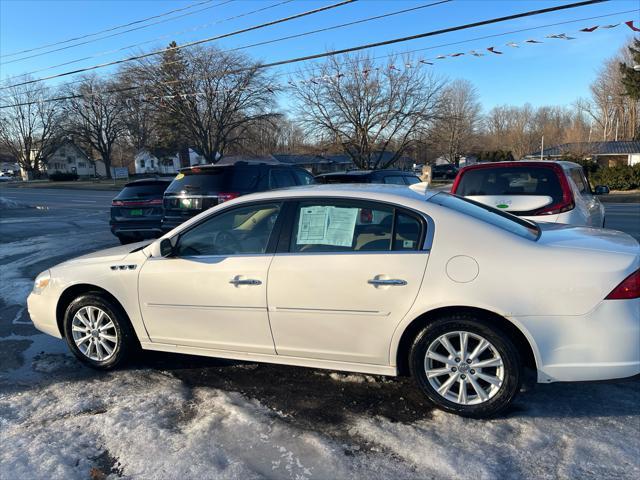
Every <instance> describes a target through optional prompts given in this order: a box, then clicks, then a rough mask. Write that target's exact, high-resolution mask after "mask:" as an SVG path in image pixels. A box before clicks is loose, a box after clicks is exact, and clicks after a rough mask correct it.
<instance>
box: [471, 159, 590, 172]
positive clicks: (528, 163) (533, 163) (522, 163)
mask: <svg viewBox="0 0 640 480" xmlns="http://www.w3.org/2000/svg"><path fill="white" fill-rule="evenodd" d="M549 166H556V167H558V166H559V167H561V168H562V169H564V170H568V169H571V168H576V167H577V168H582V167H581V166H580V164H578V163H574V162H566V161H563V160H559V161H558V160H516V161H514V162H482V163H475V164H473V165H468V166H466V167H463V168H461V169H460V171H463V170H464V171H465V172H467V171H469V170H480V169H483V168H492V167H504V168H508V167H549Z"/></svg>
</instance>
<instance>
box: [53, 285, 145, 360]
mask: <svg viewBox="0 0 640 480" xmlns="http://www.w3.org/2000/svg"><path fill="white" fill-rule="evenodd" d="M64 334H65V338H66V340H67V344H68V345H69V348H70V349H71V351H72V352H73V353H74V355H75V356H76V357H78V358H79V359H80V360H81V361H82V362H83V363H85V364H87V365H89V366H90V367H93V368H97V369H100V370H108V369H112V368H115V367H116V366H117V365H120V364H121V363H123V362H124V361H125V360H126V359H127V358H128V357H129V356H130V355H131V354H132V353H133V352H134V351H135V350H136V348H137V345H138V343H137V340H136V336H135V333H134V331H133V328H132V327H131V324H130V323H129V319H128V318H127V316H126V314H125V313H124V312H123V311H122V308H120V307H119V305H116V304H114V303H113V302H112V301H110V300H109V299H107V298H105V297H104V296H102V295H100V294H99V293H88V294H85V295H81V296H80V297H78V298H76V299H75V300H74V301H73V302H71V304H70V305H69V306H68V307H67V310H66V312H65V316H64Z"/></svg>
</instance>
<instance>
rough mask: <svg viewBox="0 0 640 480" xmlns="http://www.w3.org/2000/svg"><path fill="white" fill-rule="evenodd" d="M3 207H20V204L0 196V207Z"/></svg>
mask: <svg viewBox="0 0 640 480" xmlns="http://www.w3.org/2000/svg"><path fill="white" fill-rule="evenodd" d="M3 208H20V205H19V204H18V202H16V201H15V200H10V199H8V198H5V197H0V209H3Z"/></svg>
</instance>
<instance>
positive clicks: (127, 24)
mask: <svg viewBox="0 0 640 480" xmlns="http://www.w3.org/2000/svg"><path fill="white" fill-rule="evenodd" d="M211 2H213V0H204V1H202V2H198V3H193V4H191V5H187V6H185V7H181V8H176V9H174V10H170V11H168V12H164V13H160V14H158V15H154V16H152V17H147V18H143V19H140V20H134V21H132V22H129V23H125V24H122V25H116V26H115V27H110V28H107V29H105V30H100V31H98V32H94V33H87V34H86V35H81V36H79V37H73V38H68V39H66V40H60V41H57V42H53V43H47V44H45V45H40V46H39V47H33V48H28V49H26V50H20V51H18V52H11V53H5V54H4V55H0V58H4V57H13V56H15V55H20V54H22V53H29V52H35V51H36V50H42V49H43V48H48V47H54V46H56V45H62V44H63V43H69V42H75V41H76V40H82V39H84V38H88V37H94V36H96V35H100V34H102V33H107V32H112V31H114V30H118V29H119V28H125V27H130V26H132V25H136V24H139V23H144V22H146V21H148V20H153V19H155V18H160V17H165V16H167V15H171V14H172V13H177V12H182V11H184V10H189V9H191V8H194V7H199V6H200V5H204V4H205V3H211Z"/></svg>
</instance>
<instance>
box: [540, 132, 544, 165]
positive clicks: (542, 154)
mask: <svg viewBox="0 0 640 480" xmlns="http://www.w3.org/2000/svg"><path fill="white" fill-rule="evenodd" d="M540 160H544V135H542V145H541V146H540Z"/></svg>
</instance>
